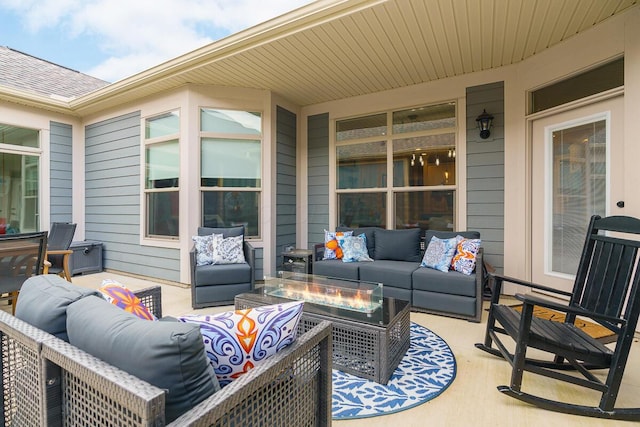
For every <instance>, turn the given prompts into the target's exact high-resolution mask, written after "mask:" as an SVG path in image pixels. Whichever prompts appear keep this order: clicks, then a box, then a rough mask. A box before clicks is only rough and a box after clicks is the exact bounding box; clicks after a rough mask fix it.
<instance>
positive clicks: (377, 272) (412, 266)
mask: <svg viewBox="0 0 640 427" xmlns="http://www.w3.org/2000/svg"><path fill="white" fill-rule="evenodd" d="M336 231H353V235H360V234H362V233H364V235H365V236H366V240H367V250H368V253H369V257H371V258H372V259H373V262H370V261H357V262H342V260H339V259H330V260H326V259H323V254H324V244H317V245H315V256H314V263H313V273H314V274H317V275H320V276H328V277H335V278H340V279H347V280H360V281H365V282H376V283H382V284H383V294H384V296H385V297H392V298H398V299H404V300H407V301H409V302H410V303H411V308H412V310H414V311H421V312H427V313H434V314H441V315H447V316H451V317H458V318H463V319H467V320H471V321H474V322H480V319H481V316H482V293H483V265H484V264H483V259H482V255H483V254H482V248H480V251H479V252H478V254H477V258H476V267H477V268H476V270H475V271H474V272H473V273H472V274H471V275H465V274H462V273H459V272H457V271H448V272H442V271H439V270H434V269H431V268H426V267H421V266H420V263H421V261H422V257H423V255H424V251H425V247H426V245H428V244H429V242H430V241H431V238H432V237H433V236H435V237H438V238H440V239H449V238H452V237H455V236H457V235H460V236H462V237H465V238H467V239H479V238H480V233H479V232H477V231H459V232H452V231H434V230H427V231H426V233H425V235H424V237H422V236H421V234H422V231H421V230H420V229H419V228H412V229H406V230H386V229H383V228H379V227H362V228H356V229H352V228H340V227H339V228H337V229H336Z"/></svg>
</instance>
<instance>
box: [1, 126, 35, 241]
mask: <svg viewBox="0 0 640 427" xmlns="http://www.w3.org/2000/svg"><path fill="white" fill-rule="evenodd" d="M39 188H40V133H39V132H38V131H37V130H34V129H25V128H19V127H15V126H9V125H3V124H0V234H14V233H24V232H31V231H38V229H39V221H40V217H39V209H40V201H39Z"/></svg>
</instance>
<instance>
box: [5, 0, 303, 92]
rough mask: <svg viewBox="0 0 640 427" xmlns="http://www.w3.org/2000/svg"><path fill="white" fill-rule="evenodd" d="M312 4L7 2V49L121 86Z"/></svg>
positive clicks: (249, 0) (290, 0)
mask: <svg viewBox="0 0 640 427" xmlns="http://www.w3.org/2000/svg"><path fill="white" fill-rule="evenodd" d="M311 2H312V1H311V0H0V46H7V47H10V48H13V49H15V50H19V51H21V52H24V53H27V54H29V55H32V56H36V57H38V58H42V59H45V60H47V61H50V62H53V63H55V64H58V65H62V66H65V67H68V68H71V69H74V70H77V71H80V72H83V73H85V74H89V75H91V76H93V77H98V78H100V79H103V80H106V81H108V82H115V81H118V80H121V79H123V78H126V77H129V76H132V75H134V74H136V73H138V72H141V71H144V70H146V69H148V68H151V67H153V66H156V65H159V64H161V63H163V62H165V61H167V60H170V59H172V58H175V57H177V56H180V55H182V54H185V53H188V52H190V51H192V50H194V49H197V48H199V47H202V46H204V45H207V44H209V43H211V42H214V41H216V40H219V39H221V38H224V37H226V36H228V35H231V34H234V33H237V32H239V31H242V30H245V29H247V28H249V27H252V26H254V25H256V24H259V23H261V22H264V21H267V20H269V19H272V18H275V17H277V16H280V15H282V14H284V13H287V12H289V11H292V10H294V9H297V8H299V7H301V6H304V5H305V4H309V3H311Z"/></svg>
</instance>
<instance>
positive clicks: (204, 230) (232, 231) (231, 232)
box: [198, 225, 244, 238]
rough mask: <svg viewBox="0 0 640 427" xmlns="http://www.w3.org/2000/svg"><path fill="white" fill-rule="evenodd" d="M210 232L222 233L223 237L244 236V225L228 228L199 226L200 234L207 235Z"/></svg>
mask: <svg viewBox="0 0 640 427" xmlns="http://www.w3.org/2000/svg"><path fill="white" fill-rule="evenodd" d="M209 234H222V237H225V238H227V237H236V236H244V226H242V225H240V226H237V227H226V228H213V227H198V236H207V235H209Z"/></svg>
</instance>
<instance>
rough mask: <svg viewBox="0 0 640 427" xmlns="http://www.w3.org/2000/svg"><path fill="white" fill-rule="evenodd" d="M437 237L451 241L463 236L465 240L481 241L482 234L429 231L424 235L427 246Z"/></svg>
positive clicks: (477, 232) (474, 232)
mask: <svg viewBox="0 0 640 427" xmlns="http://www.w3.org/2000/svg"><path fill="white" fill-rule="evenodd" d="M433 236H435V237H437V238H438V239H451V238H453V237H456V236H462V237H464V238H465V239H479V238H480V232H479V231H436V230H427V231H426V233H425V235H424V241H425V242H426V244H427V245H429V242H430V241H431V238H432V237H433Z"/></svg>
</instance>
